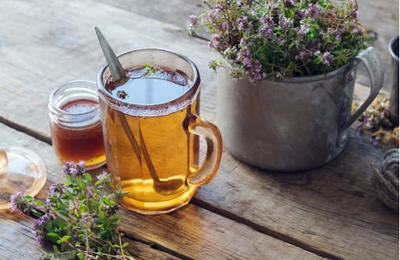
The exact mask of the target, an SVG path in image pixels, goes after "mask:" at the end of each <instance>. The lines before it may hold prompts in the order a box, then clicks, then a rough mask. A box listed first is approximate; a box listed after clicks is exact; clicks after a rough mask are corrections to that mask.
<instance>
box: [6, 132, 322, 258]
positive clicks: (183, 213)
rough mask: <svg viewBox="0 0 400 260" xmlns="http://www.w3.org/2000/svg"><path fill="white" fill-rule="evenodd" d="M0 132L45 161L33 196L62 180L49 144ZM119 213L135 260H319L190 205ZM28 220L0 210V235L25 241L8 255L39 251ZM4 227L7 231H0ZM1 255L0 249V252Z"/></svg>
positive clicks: (12, 247)
mask: <svg viewBox="0 0 400 260" xmlns="http://www.w3.org/2000/svg"><path fill="white" fill-rule="evenodd" d="M0 136H2V137H3V138H4V139H3V141H4V143H5V144H6V145H8V144H10V145H11V144H12V145H16V146H23V147H27V148H29V149H31V150H33V151H35V152H36V153H38V154H39V155H40V156H41V157H42V158H43V160H44V161H45V163H46V165H47V168H48V181H47V183H46V186H45V187H44V189H43V190H42V191H41V192H40V193H39V195H38V198H40V199H45V198H46V196H47V193H48V191H49V186H50V185H51V184H52V183H59V182H64V181H65V179H64V176H63V175H62V173H61V166H60V164H59V163H58V161H57V160H56V157H55V155H54V152H53V149H52V147H51V146H50V145H48V144H46V143H44V142H41V141H39V140H37V139H34V138H32V137H30V136H28V135H26V134H23V133H21V132H17V131H15V130H13V129H12V128H9V127H7V126H5V125H3V124H0ZM101 172H102V169H98V170H96V171H93V172H92V174H94V175H96V174H98V173H101ZM119 214H120V215H121V216H122V219H123V220H122V223H121V229H122V232H123V233H125V234H126V236H127V238H130V240H128V242H130V243H131V242H133V243H132V244H133V245H132V247H131V248H130V249H131V250H132V251H131V253H132V254H133V255H135V256H137V257H138V258H139V259H179V258H182V259H199V260H200V259H201V260H202V259H207V260H208V259H210V260H212V259H232V260H233V259H237V260H239V259H240V260H242V259H243V260H245V259H248V260H252V259H265V260H281V259H288V260H289V259H290V260H302V259H304V260H306V259H307V260H322V259H323V258H321V257H319V256H317V255H315V254H313V253H310V252H307V251H305V250H302V249H301V248H298V247H296V246H293V245H291V244H289V243H286V242H283V241H281V240H278V239H275V238H272V237H270V236H267V235H264V234H262V233H260V232H257V231H255V230H253V229H252V228H251V227H248V226H246V225H243V224H240V223H237V222H235V221H232V220H230V219H228V218H225V217H223V216H219V215H217V214H215V213H213V212H210V211H208V210H206V209H202V208H200V207H197V206H195V205H188V206H187V207H185V208H183V209H181V210H178V211H176V212H173V213H171V214H165V215H160V216H142V215H139V214H136V213H133V212H130V211H128V210H125V209H122V210H121V211H120V212H119ZM28 219H29V217H25V216H23V215H21V214H16V215H15V214H9V213H7V212H0V234H1V235H0V239H1V238H2V239H1V240H4V241H14V240H12V239H15V240H17V239H20V240H21V243H22V244H23V243H25V241H27V242H26V243H27V248H26V249H25V247H23V246H21V244H13V243H12V242H10V243H5V246H4V247H5V249H4V250H5V253H7V254H8V255H10V253H11V252H13V251H16V249H17V248H19V250H21V251H26V252H22V253H20V255H18V256H19V257H20V258H18V259H30V258H27V257H26V256H28V255H29V252H30V251H32V252H36V254H38V250H37V249H38V247H37V246H36V245H35V241H34V232H33V230H32V224H31V223H30V222H29V221H28ZM3 230H4V231H7V230H10V232H2V231H3ZM2 233H3V234H2ZM8 234H10V236H12V237H9V235H8ZM25 237H26V238H25ZM17 245H19V246H18V247H17ZM0 249H2V247H0ZM2 250H3V249H2ZM164 251H166V252H168V253H166V252H164ZM1 253H2V252H1V251H0V255H1Z"/></svg>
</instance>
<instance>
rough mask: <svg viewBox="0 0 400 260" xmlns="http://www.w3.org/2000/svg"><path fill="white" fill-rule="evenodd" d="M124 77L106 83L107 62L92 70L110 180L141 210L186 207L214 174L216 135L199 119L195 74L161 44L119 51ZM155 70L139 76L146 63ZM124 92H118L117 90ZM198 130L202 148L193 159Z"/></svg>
mask: <svg viewBox="0 0 400 260" xmlns="http://www.w3.org/2000/svg"><path fill="white" fill-rule="evenodd" d="M118 59H119V61H120V62H121V64H122V66H123V68H124V70H125V71H126V72H127V75H128V76H129V77H130V78H129V80H128V82H126V83H125V84H124V85H123V86H122V87H121V86H115V85H113V84H112V83H109V80H110V76H111V74H110V71H109V68H108V66H107V64H106V65H104V66H103V68H102V69H101V70H100V72H99V74H98V76H97V85H98V92H99V100H100V110H101V118H102V125H103V134H104V143H105V150H106V158H107V167H108V170H109V172H110V173H111V174H112V176H113V177H112V178H113V185H114V186H115V187H121V188H122V190H123V191H127V192H129V193H128V194H127V195H125V197H124V199H123V201H122V202H121V204H122V205H123V206H124V207H125V208H127V209H129V210H132V211H135V212H138V213H142V214H159V213H167V212H171V211H173V210H176V209H178V208H180V207H182V206H184V205H186V204H187V203H188V202H189V200H190V199H191V198H192V196H193V195H194V193H195V191H196V188H197V187H198V186H201V185H204V184H207V183H208V182H210V181H211V180H212V179H213V178H214V176H215V175H216V173H217V170H218V167H219V164H220V161H221V155H222V138H221V134H220V132H219V130H218V128H217V127H216V126H215V125H213V124H212V123H210V122H208V121H206V120H204V119H202V118H200V117H199V116H198V115H199V112H200V110H199V108H200V95H199V92H200V75H199V71H198V69H197V67H196V65H195V64H194V63H193V62H192V61H191V60H189V59H188V58H186V57H184V56H182V55H179V54H176V53H174V52H171V51H167V50H162V49H138V50H131V51H128V52H126V53H123V54H121V55H119V56H118ZM144 64H150V65H151V66H152V68H158V69H156V70H155V72H154V74H151V75H149V76H144V75H142V74H143V73H144V72H145V71H147V70H148V68H147V69H146V68H145V67H149V66H147V65H145V66H143V65H144ZM121 93H123V95H121ZM199 136H201V137H203V138H205V140H206V142H207V151H206V155H205V159H204V162H203V164H202V165H199Z"/></svg>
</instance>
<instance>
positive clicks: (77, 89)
mask: <svg viewBox="0 0 400 260" xmlns="http://www.w3.org/2000/svg"><path fill="white" fill-rule="evenodd" d="M49 112H50V130H51V137H52V142H53V147H54V151H55V153H56V155H57V157H58V159H59V160H60V162H61V163H65V162H67V161H73V162H76V163H77V162H79V161H81V160H83V161H85V168H86V169H88V170H90V169H95V168H98V167H100V166H102V165H104V164H105V162H106V157H105V152H104V139H103V131H102V125H101V119H100V106H99V100H98V96H97V86H96V83H95V82H92V81H86V80H75V81H70V82H68V83H66V84H65V85H62V86H60V87H58V88H56V89H55V90H54V91H53V93H51V95H50V100H49Z"/></svg>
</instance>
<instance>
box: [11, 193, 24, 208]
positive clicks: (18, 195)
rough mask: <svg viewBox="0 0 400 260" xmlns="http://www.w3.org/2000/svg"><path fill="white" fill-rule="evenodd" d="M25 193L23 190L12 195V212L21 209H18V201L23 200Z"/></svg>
mask: <svg viewBox="0 0 400 260" xmlns="http://www.w3.org/2000/svg"><path fill="white" fill-rule="evenodd" d="M23 196H24V195H23V194H22V192H20V191H17V192H16V193H15V194H13V195H11V196H10V201H11V212H14V211H19V209H18V203H19V202H21V201H22V197H23Z"/></svg>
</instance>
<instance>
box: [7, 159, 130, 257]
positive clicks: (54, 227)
mask: <svg viewBox="0 0 400 260" xmlns="http://www.w3.org/2000/svg"><path fill="white" fill-rule="evenodd" d="M63 173H64V174H65V177H66V182H65V183H59V184H52V185H51V186H50V193H49V195H48V196H47V199H46V200H45V201H41V200H36V201H34V199H33V198H32V197H31V196H29V195H26V196H24V195H23V194H22V193H21V192H18V193H16V194H14V195H11V197H10V200H11V209H12V211H13V212H14V211H21V212H23V213H24V214H26V215H33V216H34V217H36V219H35V220H34V221H33V227H34V229H35V231H36V241H37V242H38V243H39V244H40V245H43V244H44V243H45V242H47V243H48V244H53V250H54V252H52V253H47V252H45V251H42V253H43V254H42V258H41V259H44V260H50V259H54V260H56V259H123V260H134V258H133V257H132V256H131V255H130V254H129V253H128V252H127V250H126V247H127V246H128V243H127V242H125V243H123V242H122V236H123V234H122V233H120V232H119V231H118V226H119V225H120V222H121V217H118V216H116V212H117V210H118V208H119V205H118V204H117V202H118V201H119V200H121V199H122V198H123V196H124V193H123V192H122V191H121V190H113V189H112V188H111V184H110V183H111V174H107V173H106V172H103V173H102V174H100V175H98V176H97V180H96V182H95V183H94V185H90V183H91V181H92V177H91V175H90V174H89V173H87V172H86V171H85V168H84V161H81V162H79V163H78V164H75V163H73V162H67V163H66V164H65V165H64V166H63Z"/></svg>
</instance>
